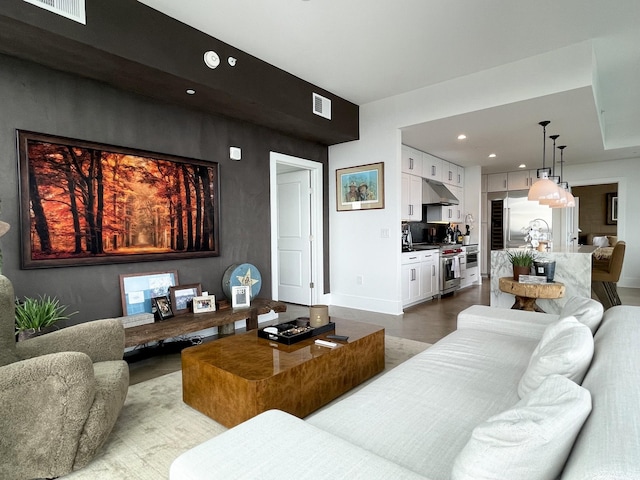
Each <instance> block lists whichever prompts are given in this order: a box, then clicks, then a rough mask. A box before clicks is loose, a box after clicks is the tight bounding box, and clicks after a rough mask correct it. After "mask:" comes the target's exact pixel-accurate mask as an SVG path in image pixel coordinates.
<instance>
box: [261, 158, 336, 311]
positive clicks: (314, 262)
mask: <svg viewBox="0 0 640 480" xmlns="http://www.w3.org/2000/svg"><path fill="white" fill-rule="evenodd" d="M278 165H284V166H287V167H289V168H290V169H291V171H293V170H308V171H309V176H310V184H311V209H310V210H311V212H310V214H311V219H310V220H311V222H310V224H311V238H312V241H311V282H313V285H314V288H312V289H311V296H310V298H311V305H313V304H317V303H319V302H320V301H321V299H322V298H324V248H323V243H324V215H323V187H322V179H323V165H322V163H320V162H313V161H311V160H305V159H303V158H298V157H292V156H290V155H285V154H283V153H278V152H273V151H272V152H269V186H270V193H269V197H270V208H271V290H272V292H271V298H273V299H274V300H278V299H279V294H278V278H279V276H280V271H279V270H280V269H279V265H278V198H277V195H278Z"/></svg>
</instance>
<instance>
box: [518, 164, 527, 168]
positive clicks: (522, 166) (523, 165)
mask: <svg viewBox="0 0 640 480" xmlns="http://www.w3.org/2000/svg"><path fill="white" fill-rule="evenodd" d="M518 168H527V166H526V165H525V164H524V163H521V164H520V165H518Z"/></svg>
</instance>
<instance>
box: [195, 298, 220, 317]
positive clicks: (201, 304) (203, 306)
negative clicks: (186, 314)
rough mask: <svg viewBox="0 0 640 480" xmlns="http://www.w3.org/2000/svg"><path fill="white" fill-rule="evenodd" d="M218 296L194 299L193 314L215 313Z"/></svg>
mask: <svg viewBox="0 0 640 480" xmlns="http://www.w3.org/2000/svg"><path fill="white" fill-rule="evenodd" d="M215 311H216V296H215V295H203V296H201V297H193V313H204V312H215Z"/></svg>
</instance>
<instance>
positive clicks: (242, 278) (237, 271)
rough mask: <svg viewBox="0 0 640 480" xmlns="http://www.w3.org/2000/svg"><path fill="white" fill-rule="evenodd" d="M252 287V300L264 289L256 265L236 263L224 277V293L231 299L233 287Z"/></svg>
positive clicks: (228, 269)
mask: <svg viewBox="0 0 640 480" xmlns="http://www.w3.org/2000/svg"><path fill="white" fill-rule="evenodd" d="M240 286H244V287H250V288H251V296H250V298H251V300H253V299H254V298H255V297H257V296H258V293H260V288H261V287H262V277H261V276H260V271H259V270H258V269H257V268H256V266H255V265H252V264H250V263H234V264H233V265H231V266H230V267H229V268H227V270H226V271H225V272H224V275H223V276H222V291H223V292H224V294H225V295H226V296H227V298H231V287H240Z"/></svg>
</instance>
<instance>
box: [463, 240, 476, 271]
mask: <svg viewBox="0 0 640 480" xmlns="http://www.w3.org/2000/svg"><path fill="white" fill-rule="evenodd" d="M464 249H465V252H466V254H467V268H473V267H477V266H478V246H477V245H468V246H466V247H464Z"/></svg>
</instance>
